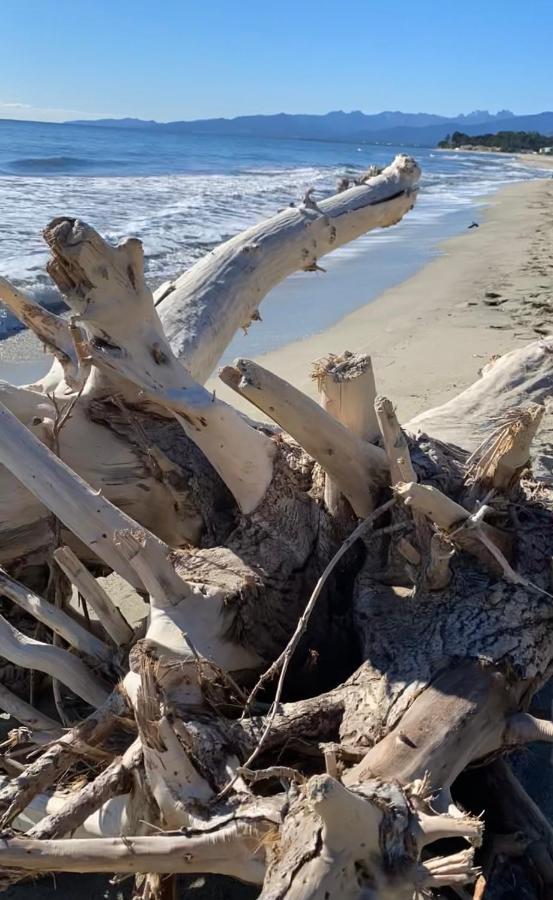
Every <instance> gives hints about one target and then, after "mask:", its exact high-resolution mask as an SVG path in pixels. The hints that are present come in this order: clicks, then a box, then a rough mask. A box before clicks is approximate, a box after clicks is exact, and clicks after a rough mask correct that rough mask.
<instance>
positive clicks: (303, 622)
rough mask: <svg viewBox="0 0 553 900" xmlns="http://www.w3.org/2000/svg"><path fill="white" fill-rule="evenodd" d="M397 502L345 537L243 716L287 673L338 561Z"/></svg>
mask: <svg viewBox="0 0 553 900" xmlns="http://www.w3.org/2000/svg"><path fill="white" fill-rule="evenodd" d="M395 502H396V499H395V497H393V498H392V499H391V500H388V501H387V502H386V503H383V504H382V506H379V507H378V509H375V510H374V512H372V513H371V514H370V515H368V516H367V518H366V519H363V521H362V522H360V523H359V525H358V526H357V528H355V529H354V530H353V531H352V532H351V534H350V535H349V537H347V538H346V539H345V541H344V543H343V544H342V545H341V546H340V547H339V548H338V550H337V551H336V553H335V554H334V556H333V557H332V559H331V560H330V562H329V563H328V565H327V567H326V569H325V570H324V572H323V574H322V575H321V577H320V578H319V580H318V581H317V584H316V585H315V588H314V590H313V593H312V594H311V596H310V598H309V602H308V603H307V606H306V607H305V609H304V611H303V614H302V616H301V618H300V619H299V621H298V624H297V625H296V630H295V631H294V634H293V635H292V637H291V638H290V640H289V642H288V644H287V645H286V647H285V648H284V650H283V651H282V653H281V654H280V656H279V657H278V658H277V659H275V661H274V662H273V663H271V665H270V666H269V668H268V669H267V671H266V672H264V673H263V675H261V677H260V678H259V681H258V682H257V684H256V685H255V687H254V688H253V689H252V691H251V693H250V695H249V697H248V699H247V701H246V707H245V709H244V712H243V713H242V718H244V717H245V715H246V714H247V713H248V712H249V709H250V707H251V705H252V703H253V701H254V700H255V698H256V696H257V694H258V693H259V691H260V690H261V688H262V687H263V685H264V684H265V683H266V682H267V681H270V680H271V678H273V677H274V676H275V675H276V674H277V672H278V671H279V669H280V668H281V666H282V667H283V672H284V674H286V670H287V669H288V665H289V663H290V658H291V657H292V655H293V653H294V651H295V650H296V647H297V646H298V643H299V641H300V638H301V637H302V635H303V633H304V631H305V629H306V627H307V623H308V622H309V619H310V616H311V613H312V612H313V609H314V607H315V604H316V602H317V600H318V599H319V596H320V593H321V591H322V589H323V587H324V585H325V582H326V581H327V579H328V577H329V575H330V574H331V572H332V571H333V569H334V568H335V566H336V565H337V563H338V562H339V561H340V560H341V558H342V556H343V555H344V554H345V553H347V551H348V550H349V548H350V547H351V545H352V544H354V543H355V541H356V540H357V539H358V538H360V537H361V535H363V534H364V533H365V531H367V530H368V529H369V528H370V527H371V526H372V524H373V522H375V521H376V520H377V519H379V518H380V516H382V515H384V513H385V512H388V510H389V509H391V508H392V506H394V504H395ZM281 678H282V676H281ZM279 683H280V682H279ZM275 703H278V688H277V695H276V696H275V700H274V701H273V704H272V706H274V704H275Z"/></svg>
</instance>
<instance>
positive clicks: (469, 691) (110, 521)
mask: <svg viewBox="0 0 553 900" xmlns="http://www.w3.org/2000/svg"><path fill="white" fill-rule="evenodd" d="M418 176H419V172H418V168H417V166H416V164H415V163H414V162H413V161H412V160H408V159H406V158H403V157H399V158H398V159H397V160H396V161H395V162H394V163H393V164H392V166H390V167H389V168H388V169H386V170H384V172H383V173H382V174H380V175H378V176H376V177H374V178H370V179H369V180H368V181H367V183H366V184H363V185H360V186H358V187H355V188H352V189H351V190H345V191H343V192H341V193H340V194H339V195H338V196H337V197H335V198H330V199H329V200H326V201H323V202H321V204H319V205H317V204H315V203H314V201H313V200H312V199H311V198H310V196H307V197H306V198H305V200H304V203H303V204H302V206H300V207H298V208H295V209H290V210H287V211H285V212H284V213H280V214H279V215H278V216H276V217H275V218H274V219H272V220H270V221H269V222H267V223H263V224H262V225H260V226H256V227H255V228H254V229H250V231H248V232H246V233H245V234H244V235H240V236H238V237H237V238H234V239H233V240H232V241H230V242H229V243H227V244H225V245H223V246H222V247H221V248H219V249H218V250H217V251H215V253H213V254H210V256H209V257H208V258H206V260H204V261H201V262H200V263H199V264H197V265H196V266H194V267H193V269H192V270H191V271H190V272H189V273H186V274H185V275H184V276H182V277H181V278H180V279H177V281H176V282H175V283H174V285H165V286H164V287H163V290H161V291H160V292H159V293H158V294H157V298H156V299H157V307H156V306H155V305H154V298H153V297H152V294H151V293H150V291H149V289H148V287H147V285H146V283H145V280H144V273H143V259H142V250H141V246H140V244H139V242H137V241H135V240H133V241H127V242H126V243H124V244H123V245H121V246H119V247H111V246H109V245H107V244H106V243H105V242H104V241H103V240H102V239H101V238H100V236H99V235H98V234H97V233H96V232H95V231H94V230H93V229H91V228H90V227H89V226H86V225H84V224H83V223H80V222H78V221H75V220H72V219H59V220H56V221H54V222H53V223H51V224H50V225H49V226H48V228H47V229H46V231H45V237H46V240H47V242H48V244H49V246H50V248H51V251H52V259H51V262H50V264H49V267H48V269H49V272H50V274H51V276H52V277H53V279H54V280H55V282H56V283H57V285H58V286H59V287H60V289H61V290H62V291H63V293H64V295H65V297H66V300H67V302H68V304H69V306H70V307H71V310H72V313H73V318H72V319H71V322H70V323H69V324H67V322H66V321H65V320H64V319H60V318H58V317H52V318H51V314H50V313H48V312H47V311H44V310H40V309H39V310H38V311H37V309H36V304H33V303H32V301H29V300H28V299H27V298H25V297H24V296H23V295H22V294H21V293H20V292H18V291H15V290H14V289H12V288H11V287H10V286H9V285H7V283H5V282H3V281H0V296H2V298H3V299H4V300H5V302H6V303H7V304H8V305H9V306H10V308H11V309H12V310H13V311H14V312H15V314H16V315H19V316H20V317H21V318H22V320H23V321H25V323H26V324H28V325H29V326H30V327H31V328H33V329H34V330H35V332H36V333H37V334H38V335H39V337H41V339H42V340H43V341H44V342H45V343H46V344H47V345H48V347H49V348H50V349H51V350H52V352H53V353H54V355H55V356H56V361H55V363H54V365H53V367H52V371H51V372H50V373H49V375H48V376H47V377H46V378H45V379H44V380H43V381H42V382H41V383H39V384H37V385H32V386H30V387H27V388H14V387H12V386H10V385H3V386H2V387H1V389H0V403H1V405H0V463H1V466H2V468H1V470H0V498H1V504H0V560H1V561H2V565H3V570H2V572H1V573H0V590H1V592H2V594H3V596H4V598H5V600H4V606H3V613H4V618H2V619H0V654H2V655H3V656H4V657H5V658H6V659H8V660H13V661H15V662H16V663H17V664H18V665H22V666H25V667H28V668H29V669H31V668H32V669H40V670H41V671H43V672H45V673H46V674H47V676H51V677H52V678H53V679H55V681H56V682H58V683H61V684H62V685H63V686H64V687H63V689H62V690H61V689H58V699H59V698H60V697H61V698H62V699H63V697H64V696H68V695H69V694H70V693H72V694H73V695H76V696H77V697H79V698H80V703H81V706H80V712H81V714H82V719H81V720H80V721H78V722H77V723H76V724H74V725H73V727H72V728H71V729H70V730H68V731H65V732H63V733H62V729H61V726H59V725H58V724H57V723H56V722H55V721H54V720H53V719H50V718H48V717H46V716H45V715H44V713H43V712H41V711H40V710H39V709H36V708H35V706H34V705H33V703H29V702H27V701H26V700H23V699H21V698H18V697H15V696H14V694H13V693H10V691H8V690H6V689H4V690H0V708H4V709H6V710H7V711H8V712H9V713H10V714H11V715H14V716H16V717H18V719H19V721H20V723H21V725H22V726H24V727H22V728H21V729H19V731H17V732H14V733H13V735H12V737H11V738H10V740H9V741H8V742H7V744H6V745H5V746H4V747H3V751H4V763H5V768H6V770H7V771H8V776H7V777H6V778H4V779H3V781H2V783H1V784H0V813H1V816H2V819H1V821H2V827H3V839H2V842H1V843H0V879H1V881H2V884H3V886H7V885H8V884H11V883H13V882H14V881H16V880H18V879H20V878H22V877H25V876H26V875H33V876H36V875H37V874H40V873H46V872H52V871H66V872H79V873H83V872H107V873H116V874H117V873H120V874H135V875H137V876H145V880H143V881H141V880H140V877H139V878H138V881H137V885H139V886H141V887H140V889H141V890H142V891H143V893H144V895H145V896H146V895H148V896H149V895H150V894H151V893H153V894H155V895H157V896H161V894H163V893H164V892H166V890H167V884H168V883H166V882H164V879H163V877H162V876H167V875H176V874H177V873H193V872H199V873H206V874H208V873H217V874H226V875H230V876H232V877H234V878H237V879H240V880H241V881H248V882H251V883H253V884H257V885H259V886H260V897H261V898H263V900H277V898H278V900H323V898H326V900H338V898H340V900H342V898H346V900H347V898H352V900H353V898H362V897H363V898H368V897H375V898H376V897H381V898H386V900H393V898H398V900H399V898H406V900H407V898H412V897H415V896H419V897H422V896H436V897H439V896H442V897H445V896H451V894H447V895H446V893H444V890H447V889H448V887H447V886H452V887H453V888H454V890H455V891H456V892H458V896H472V890H473V885H474V882H475V880H476V879H477V878H479V879H480V874H479V873H480V870H479V865H480V864H482V865H484V856H482V859H481V858H480V855H479V854H480V850H479V847H480V845H481V844H482V841H483V839H485V838H486V836H487V831H486V828H487V816H488V814H489V813H490V810H488V809H484V813H483V815H482V816H480V817H475V816H473V815H470V814H468V813H465V812H463V809H462V808H461V806H462V801H461V800H459V797H458V780H459V777H460V776H461V775H462V774H463V773H466V771H467V770H469V771H471V770H472V768H473V767H474V766H478V765H479V764H481V763H489V762H490V760H493V759H494V758H495V757H498V756H500V755H501V754H506V753H508V752H509V751H510V750H512V749H513V748H515V747H520V746H523V745H525V744H527V743H529V742H532V741H534V740H545V741H551V740H552V739H553V727H552V725H551V723H550V722H548V721H544V720H541V719H537V718H535V717H533V716H532V715H530V713H529V712H528V707H529V704H530V700H531V698H532V696H533V694H534V693H535V692H536V691H537V690H538V688H539V687H540V686H541V685H542V684H544V682H545V681H546V680H547V679H548V677H549V674H550V671H551V666H552V663H553V638H552V637H551V635H552V633H553V632H552V627H551V626H552V620H553V596H552V594H551V593H550V591H551V586H550V571H551V558H552V556H553V528H552V525H553V493H552V490H551V488H550V487H549V485H548V484H546V483H544V484H537V483H536V482H535V481H534V480H533V479H532V477H531V474H530V472H529V468H528V464H529V459H530V456H531V441H532V438H533V437H534V435H535V433H536V430H537V428H538V426H539V424H540V421H541V418H542V416H543V407H542V403H543V401H544V400H545V399H546V398H547V397H548V395H549V393H550V391H551V383H552V378H551V368H550V365H551V363H550V362H549V360H550V359H551V358H553V356H552V355H551V349H553V347H550V346H549V344H550V342H547V341H545V342H539V343H537V344H536V345H532V346H530V347H528V348H523V349H522V350H520V351H516V352H515V353H514V354H510V355H509V356H508V357H507V358H506V360H505V361H503V360H500V361H498V362H497V363H496V364H495V365H494V366H493V367H492V369H490V370H489V371H488V372H485V373H484V374H483V377H482V378H481V380H480V381H479V382H478V384H477V385H475V386H474V387H473V388H470V389H469V390H468V391H465V392H464V393H463V394H461V395H460V397H459V398H456V399H454V400H452V401H450V402H449V403H448V404H446V406H444V407H442V408H441V409H439V410H434V411H431V412H429V413H426V414H424V415H423V416H420V417H418V419H417V420H414V421H413V422H412V423H410V425H409V428H408V429H405V430H404V429H402V428H401V425H400V423H399V422H398V420H397V417H396V414H395V411H394V408H393V404H392V403H391V402H390V400H387V399H385V398H381V397H376V389H377V387H378V372H376V373H374V374H373V371H372V366H371V363H370V360H369V359H368V358H367V357H357V356H353V355H351V354H347V353H345V354H343V355H341V356H332V357H329V358H328V359H326V360H322V361H320V362H319V363H318V364H317V365H316V367H315V370H314V375H315V377H317V379H318V382H319V386H320V394H321V403H320V404H317V403H315V402H312V401H310V400H308V399H307V398H306V397H304V396H303V395H302V394H301V393H300V392H298V391H297V390H296V389H295V388H293V387H292V386H291V385H289V384H288V383H287V382H286V381H284V380H283V379H281V378H277V377H276V376H275V375H273V374H272V373H270V372H268V371H267V370H265V369H263V368H262V367H261V366H259V365H258V364H255V363H253V362H252V361H250V360H243V359H242V360H237V361H236V362H235V363H234V365H233V366H230V367H227V368H226V369H224V370H223V372H222V378H223V380H224V381H225V383H227V384H229V385H230V386H231V387H232V388H233V389H234V390H235V391H237V392H238V393H239V394H241V395H242V396H243V397H246V398H247V399H248V400H251V401H252V403H253V405H254V406H255V407H257V408H258V409H262V410H263V411H264V413H266V414H267V415H268V416H269V417H271V418H272V419H273V420H274V422H275V427H269V426H266V425H256V424H255V423H253V422H252V421H250V420H247V419H246V418H245V417H243V416H242V415H240V414H239V413H238V412H237V411H236V410H235V409H234V408H233V407H231V406H228V405H226V404H224V403H222V402H220V401H219V400H218V399H217V397H216V396H214V395H212V394H209V393H208V392H207V391H206V390H205V388H204V387H203V385H202V382H203V380H204V379H205V378H206V377H207V375H208V374H209V373H210V371H211V370H212V368H213V366H214V365H215V363H216V361H217V359H218V358H219V356H220V354H221V353H222V351H223V350H224V348H225V346H226V345H227V344H228V341H229V340H230V339H231V337H232V335H233V334H234V331H235V330H236V329H237V328H238V327H239V326H240V325H244V324H247V323H248V322H249V321H250V320H251V319H252V317H253V316H254V313H255V310H256V309H257V306H258V304H259V302H260V301H261V300H262V299H263V296H264V294H265V293H266V292H267V291H268V290H269V289H270V287H272V286H273V284H275V283H276V282H277V281H278V280H279V279H281V278H282V277H284V276H285V275H286V274H288V273H289V272H291V271H293V270H295V269H297V268H307V269H309V268H312V267H313V264H314V262H315V260H316V258H318V256H319V255H321V254H322V253H325V252H328V251H329V250H331V249H332V248H333V247H334V246H338V245H339V244H341V243H344V242H346V241H347V240H351V239H352V238H354V237H356V236H357V235H358V234H361V233H362V232H363V231H366V230H368V229H369V228H371V227H377V226H384V225H390V224H393V223H394V222H396V221H397V220H398V219H399V218H401V216H402V215H403V214H404V213H405V212H407V211H408V209H409V208H410V207H411V206H412V204H413V202H414V199H415V192H416V186H417V181H418ZM158 313H159V315H158ZM375 379H376V386H375ZM277 426H279V427H277ZM419 426H420V427H421V428H422V427H424V428H425V433H421V432H419V431H417V429H418V427H419ZM468 432H470V434H469V433H468ZM447 440H451V441H452V443H445V441H447ZM111 570H113V571H115V572H117V573H118V574H119V575H120V576H121V577H122V578H123V579H125V580H126V581H128V582H129V583H130V584H131V585H133V586H134V587H135V588H136V589H137V590H139V591H140V592H141V594H142V595H143V596H144V597H145V598H147V600H148V602H149V604H150V613H149V618H148V623H147V630H146V633H145V635H144V634H143V633H141V632H139V631H136V632H135V631H134V630H133V628H132V627H131V626H130V625H129V624H128V623H127V622H126V621H125V619H124V618H123V617H122V615H121V613H120V612H119V610H118V609H117V605H116V603H115V602H114V598H113V597H111V596H109V594H107V593H106V591H105V590H104V589H103V588H101V587H100V585H99V584H98V583H97V582H96V580H95V576H96V575H98V574H99V573H103V572H106V571H111ZM61 572H63V573H65V575H67V576H68V579H69V581H70V582H71V583H72V584H73V585H74V586H75V588H76V589H77V590H78V591H79V593H80V594H81V596H82V597H83V598H84V599H85V601H86V603H87V607H88V608H89V609H90V610H93V611H94V614H95V617H96V618H95V619H93V620H92V621H91V620H90V619H87V618H86V617H84V616H80V615H79V614H77V613H76V612H75V610H74V609H73V608H72V606H71V605H70V604H69V602H68V582H65V581H63V579H62V578H61ZM47 583H48V597H45V596H44V593H45V592H46V586H47ZM52 585H54V587H55V591H54V595H53V594H52ZM52 596H54V598H55V600H56V602H55V603H52ZM18 617H19V618H18ZM33 623H39V625H40V628H41V632H40V635H37V634H36V633H35V629H34V628H33ZM31 635H33V636H32V637H31ZM60 690H61V693H60ZM64 692H65V693H64ZM75 702H76V701H75ZM74 705H75V704H74ZM46 741H49V744H48V745H47V747H46V748H45V749H44V746H43V745H44V743H45V742H46ZM37 746H38V747H39V750H38V751H37ZM40 748H42V749H40ZM16 751H17V752H16ZM29 751H31V752H30V756H29V759H25V756H23V757H22V755H21V754H22V753H23V752H29ZM37 753H38V754H39V755H38V756H37ZM22 759H23V760H24V761H25V765H24V766H22V762H21V760H22ZM76 776H79V780H77V778H76ZM502 784H503V785H504V793H505V796H504V797H503V798H502V802H503V803H504V804H505V806H506V807H507V806H508V796H507V794H508V792H509V791H511V790H512V792H513V794H516V790H515V787H514V786H512V787H509V784H510V782H509V779H508V778H504V779H503V782H502ZM513 785H514V782H513ZM488 796H490V797H492V798H493V791H491V790H490V792H489V794H488ZM490 803H493V800H490ZM513 804H514V806H515V807H516V806H517V805H518V813H517V815H518V817H517V818H516V828H517V829H519V830H523V829H524V828H525V824H526V820H528V829H529V832H531V834H530V837H531V839H534V838H535V836H536V834H538V833H539V836H540V841H541V842H542V843H543V845H544V846H546V847H547V852H549V843H550V835H549V833H548V832H547V829H545V828H544V824H543V820H542V819H540V817H539V814H538V813H536V812H535V810H534V811H532V808H531V806H530V804H529V803H527V804H526V805H524V804H522V803H521V802H520V798H519V801H517V799H516V797H515V798H514V800H513ZM524 809H527V810H530V811H531V813H530V812H528V813H527V816H526V819H525V813H524ZM479 811H481V810H479ZM513 821H514V818H513ZM7 829H11V831H8V830H7ZM517 846H519V845H518V844H517ZM540 847H541V844H540ZM539 849H540V848H539V847H538V848H537V849H536V854H538V850H539ZM536 858H537V856H536ZM542 870H543V871H542V875H540V877H541V879H542V883H543V884H547V885H549V884H550V881H549V880H548V878H549V873H548V870H547V866H546V865H545V863H544V864H543V866H542ZM487 871H488V870H487V869H485V872H484V875H483V876H482V877H483V878H484V881H485V878H486V877H487ZM171 883H172V882H171ZM478 884H479V886H478V888H477V890H478V891H480V893H481V889H482V884H483V881H482V879H480V880H479V883H478ZM476 895H477V894H476V893H475V894H474V896H476Z"/></svg>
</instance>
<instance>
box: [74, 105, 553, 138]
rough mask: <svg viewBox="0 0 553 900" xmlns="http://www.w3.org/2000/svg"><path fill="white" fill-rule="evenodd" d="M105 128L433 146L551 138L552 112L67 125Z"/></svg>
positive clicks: (348, 114)
mask: <svg viewBox="0 0 553 900" xmlns="http://www.w3.org/2000/svg"><path fill="white" fill-rule="evenodd" d="M68 124H71V125H89V126H98V127H103V128H145V129H156V130H158V129H159V130H165V131H171V132H179V133H184V134H211V135H221V136H241V137H253V138H281V139H304V140H307V139H311V140H326V141H359V142H363V141H365V142H369V143H391V144H407V145H411V146H412V145H418V146H428V147H433V146H435V145H436V144H437V142H438V141H440V140H443V138H445V136H446V135H447V134H448V133H450V132H452V131H457V130H460V131H463V132H465V134H479V133H482V132H484V131H488V132H495V131H501V130H509V131H540V132H541V133H542V134H553V112H543V113H538V114H536V115H530V116H515V115H514V114H513V113H512V112H510V110H507V109H505V110H500V111H499V112H497V113H489V112H488V111H487V110H474V111H473V112H471V113H468V114H460V115H458V116H455V117H453V118H448V117H447V116H438V115H433V114H432V113H403V112H400V111H385V112H381V113H376V114H374V115H366V114H365V113H362V112H360V111H359V110H354V111H353V112H343V111H342V110H336V111H334V112H329V113H326V115H320V116H319V115H291V114H288V113H278V114H277V115H271V116H238V117H237V118H234V119H223V118H219V119H197V120H194V121H183V122H163V123H161V122H154V121H151V120H150V121H144V120H141V119H96V120H86V121H73V122H69V123H68Z"/></svg>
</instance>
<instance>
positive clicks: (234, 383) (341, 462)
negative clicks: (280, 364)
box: [219, 359, 388, 516]
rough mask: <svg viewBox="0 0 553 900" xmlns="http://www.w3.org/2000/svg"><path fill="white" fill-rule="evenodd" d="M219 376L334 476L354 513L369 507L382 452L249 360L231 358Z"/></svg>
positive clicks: (381, 470)
mask: <svg viewBox="0 0 553 900" xmlns="http://www.w3.org/2000/svg"><path fill="white" fill-rule="evenodd" d="M219 377H220V378H221V380H222V381H224V383H225V384H227V385H228V386H229V387H231V388H232V389H233V390H235V391H236V393H237V394H240V396H241V397H245V398H246V399H247V400H249V401H250V402H251V403H253V404H254V406H257V408H258V409H261V410H262V411H263V412H265V413H267V415H269V416H270V417H271V418H272V419H273V420H274V421H275V422H277V423H278V424H279V425H280V426H281V427H282V428H283V429H284V430H285V431H286V432H288V434H290V435H291V436H292V437H293V438H294V440H296V441H297V442H298V443H299V444H300V446H302V447H303V448H304V450H307V452H308V453H309V454H310V455H311V456H312V457H313V458H314V459H316V460H317V462H318V463H320V465H321V466H322V467H323V469H324V470H325V472H328V474H329V475H330V476H331V477H332V478H333V479H334V481H335V482H336V484H337V485H338V487H339V488H340V490H341V492H342V493H343V494H344V496H345V497H347V499H348V500H349V502H350V503H351V506H352V508H353V510H354V511H355V513H356V514H357V515H358V516H366V515H368V514H369V513H370V512H371V510H372V509H373V507H374V502H373V496H374V494H375V493H376V492H377V491H378V488H379V487H380V486H381V485H382V483H383V482H384V480H385V478H386V476H387V472H388V467H387V464H386V457H385V454H384V453H383V451H382V450H380V449H379V448H378V447H374V446H373V445H372V444H368V443H367V442H366V441H363V440H362V439H361V438H359V437H357V436H356V435H355V434H353V433H352V432H351V431H349V430H348V429H347V428H346V427H345V426H344V425H342V424H341V423H340V422H339V421H337V420H336V419H335V418H333V417H332V416H331V415H329V414H328V413H327V412H325V410H324V409H322V407H321V406H319V404H318V403H315V401H314V400H311V399H310V398H309V397H307V396H306V395H305V394H303V393H302V392H301V391H298V390H297V388H294V387H292V385H291V384H288V382H287V381H284V380H283V379H282V378H279V377H278V376H277V375H274V374H273V373H272V372H269V371H268V370H267V369H264V368H263V367H262V366H260V365H258V364H257V363H255V362H252V360H249V359H236V360H235V361H234V366H227V367H225V368H224V369H223V370H222V371H221V372H220V373H219Z"/></svg>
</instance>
